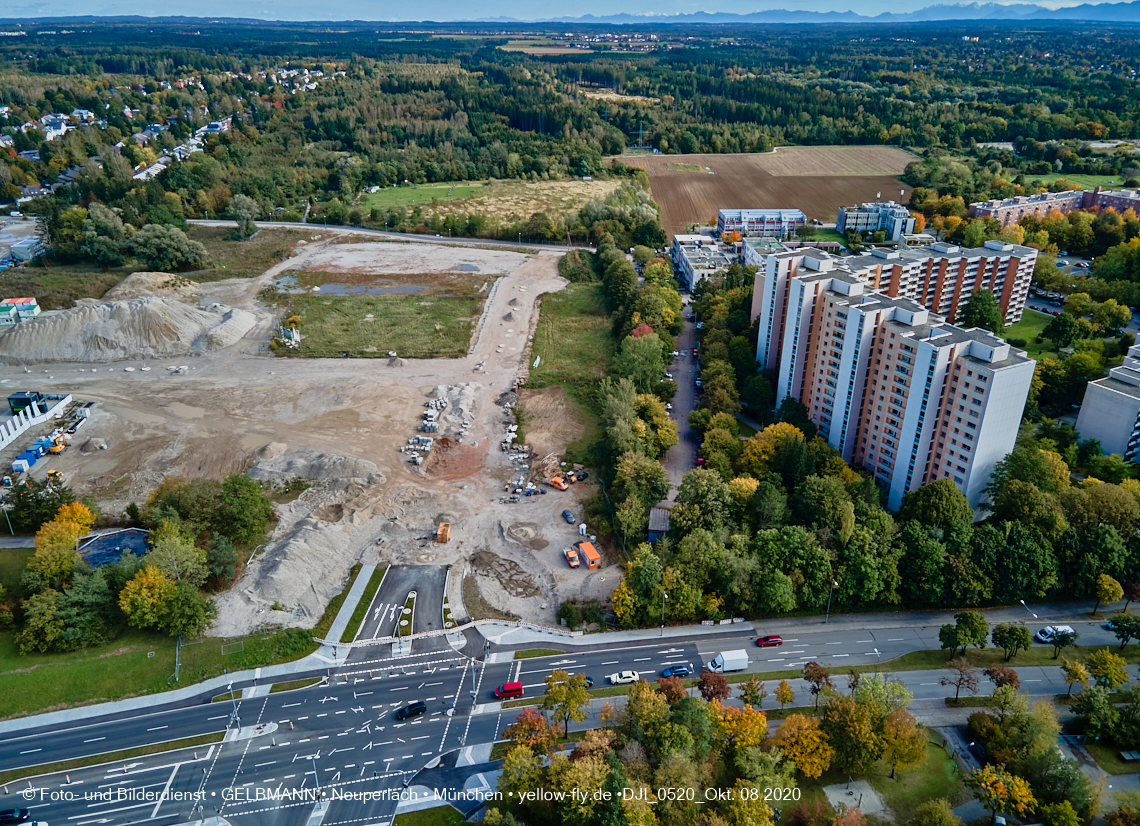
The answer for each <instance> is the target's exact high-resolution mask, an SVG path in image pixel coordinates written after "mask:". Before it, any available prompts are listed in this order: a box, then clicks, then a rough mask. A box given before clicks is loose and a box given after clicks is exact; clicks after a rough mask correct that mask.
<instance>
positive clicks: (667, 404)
mask: <svg viewBox="0 0 1140 826" xmlns="http://www.w3.org/2000/svg"><path fill="white" fill-rule="evenodd" d="M665 412H666V413H672V412H673V404H672V402H665Z"/></svg>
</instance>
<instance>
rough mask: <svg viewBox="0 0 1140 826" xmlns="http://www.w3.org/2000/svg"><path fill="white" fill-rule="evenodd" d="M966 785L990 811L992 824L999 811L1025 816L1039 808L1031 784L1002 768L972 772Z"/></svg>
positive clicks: (989, 768) (991, 766) (983, 768)
mask: <svg viewBox="0 0 1140 826" xmlns="http://www.w3.org/2000/svg"><path fill="white" fill-rule="evenodd" d="M966 785H967V786H969V787H970V788H972V789H973V790H974V797H975V798H977V799H978V801H979V802H980V803H981V804H982V805H983V806H985V807H986V808H987V809H989V810H990V822H991V823H993V822H994V821H996V820H997V813H998V812H999V811H1004V812H1014V813H1016V814H1017V815H1019V816H1024V815H1027V814H1030V813H1031V812H1032V811H1033V810H1034V808H1035V807H1036V806H1037V801H1036V799H1035V798H1034V797H1033V791H1032V790H1031V789H1030V788H1029V784H1028V783H1026V782H1025V781H1024V780H1022V779H1021V778H1020V777H1018V776H1017V775H1014V774H1010V773H1009V772H1008V771H1006V770H1005V769H1003V768H1001V767H1000V766H996V765H992V764H991V765H987V766H983V767H982V768H980V769H978V770H977V771H974V772H972V773H971V774H970V776H969V777H968V778H967V779H966Z"/></svg>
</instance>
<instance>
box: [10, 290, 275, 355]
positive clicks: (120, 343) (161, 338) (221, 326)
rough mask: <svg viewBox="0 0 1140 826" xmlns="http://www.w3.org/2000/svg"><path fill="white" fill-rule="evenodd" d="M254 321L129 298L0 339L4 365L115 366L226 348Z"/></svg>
mask: <svg viewBox="0 0 1140 826" xmlns="http://www.w3.org/2000/svg"><path fill="white" fill-rule="evenodd" d="M256 323H257V316H255V315H254V314H253V313H250V312H246V311H245V310H231V309H229V308H228V307H224V306H222V305H216V307H215V308H214V309H211V310H200V309H198V308H197V307H191V306H188V305H186V304H183V303H181V302H179V301H175V300H173V299H169V298H158V297H154V296H151V297H147V298H130V299H127V300H125V301H110V302H104V303H101V304H88V305H85V306H81V307H75V308H74V309H71V310H65V311H64V312H62V313H60V314H58V315H53V316H40V317H39V318H37V319H35V320H33V321H28V322H25V323H23V324H20V325H18V326H17V327H15V328H13V329H12V330H11V332H9V333H8V334H7V335H5V336H3V337H0V359H2V360H5V361H9V362H10V361H21V362H23V361H33V362H35V361H88V362H90V361H118V360H121V359H135V358H165V357H167V356H176V355H183V354H186V353H191V352H202V351H207V350H216V349H219V348H222V347H228V346H230V345H231V344H233V343H235V342H236V341H238V340H239V339H240V338H241V337H242V336H244V335H245V334H246V333H248V332H249V331H250V330H251V329H253V327H254V325H256Z"/></svg>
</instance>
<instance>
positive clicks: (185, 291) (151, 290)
mask: <svg viewBox="0 0 1140 826" xmlns="http://www.w3.org/2000/svg"><path fill="white" fill-rule="evenodd" d="M196 292H198V282H197V281H191V280H190V279H188V278H183V277H182V276H181V275H172V274H171V273H168V272H136V273H134V274H133V275H128V276H127V277H126V278H125V279H123V280H122V281H120V282H119V283H118V284H117V285H115V286H114V287H112V288H111V289H109V290H108V291H107V292H106V293H105V294H104V295H103V300H104V301H121V300H123V299H125V298H138V297H139V296H144V295H154V294H155V293H168V294H170V295H175V296H180V297H185V296H191V295H194V294H195V293H196Z"/></svg>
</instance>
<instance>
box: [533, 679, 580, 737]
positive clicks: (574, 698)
mask: <svg viewBox="0 0 1140 826" xmlns="http://www.w3.org/2000/svg"><path fill="white" fill-rule="evenodd" d="M587 689H588V686H587V685H586V675H585V674H575V675H574V676H573V677H571V676H570V674H569V673H568V672H566V671H563V670H562V669H561V668H556V669H554V670H553V671H552V672H550V673H549V674H547V675H546V693H545V694H544V695H543V698H542V707H543V709H544V710H546V711H550V712H553V713H554V717H555V719H559V718H561V720H562V734H563V736H564V737H567V736H569V734H570V721H571V720H573V721H574V722H575V723H580V722H582V721H583V720H585V719H586V717H587V716H588V712H587V709H588V708H589V705H590V693H589V691H588V690H587Z"/></svg>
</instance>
